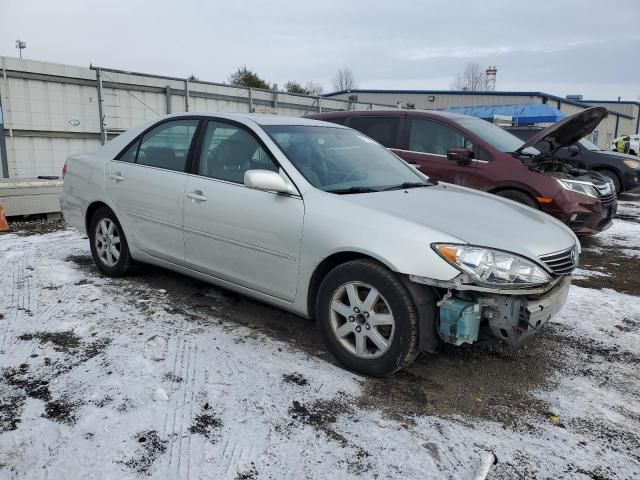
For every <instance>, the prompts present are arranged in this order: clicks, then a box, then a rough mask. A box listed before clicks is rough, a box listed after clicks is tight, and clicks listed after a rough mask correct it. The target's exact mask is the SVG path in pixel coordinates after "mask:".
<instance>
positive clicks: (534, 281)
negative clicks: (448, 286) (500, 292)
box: [431, 243, 552, 287]
mask: <svg viewBox="0 0 640 480" xmlns="http://www.w3.org/2000/svg"><path fill="white" fill-rule="evenodd" d="M431 247H432V248H433V249H434V250H435V251H436V253H437V254H438V255H440V256H441V257H442V258H443V259H444V260H446V261H447V262H448V263H450V264H451V265H453V266H454V267H456V268H457V269H458V270H460V271H462V272H464V273H466V274H468V275H469V276H470V277H471V278H472V279H473V280H474V281H476V282H478V283H480V284H487V285H495V286H513V287H526V286H532V285H541V284H545V283H549V282H550V281H551V280H552V277H551V276H550V275H549V274H548V273H547V272H546V271H545V270H544V269H543V268H542V267H541V266H539V265H537V264H536V263H534V262H532V261H531V260H528V259H526V258H524V257H521V256H519V255H516V254H515V253H509V252H503V251H502V250H493V249H490V248H483V247H475V246H472V245H452V244H442V243H438V244H433V245H432V246H431Z"/></svg>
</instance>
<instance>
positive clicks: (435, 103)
mask: <svg viewBox="0 0 640 480" xmlns="http://www.w3.org/2000/svg"><path fill="white" fill-rule="evenodd" d="M324 96H325V98H332V99H341V100H351V101H354V102H356V101H357V102H364V103H368V102H373V103H384V104H388V105H389V104H390V105H397V106H398V107H402V108H416V109H423V110H440V109H446V108H451V107H473V106H492V105H515V104H536V103H538V104H540V103H541V104H547V105H550V106H552V107H554V108H557V109H558V110H560V111H562V112H563V113H565V114H567V115H572V114H574V113H577V112H579V111H581V110H584V109H586V108H589V107H591V106H603V107H605V108H607V110H609V116H608V117H607V118H606V119H605V120H604V121H603V122H602V123H601V124H600V125H599V126H598V128H597V129H596V130H595V131H594V132H593V134H592V136H591V139H592V141H593V142H594V143H596V144H597V145H598V146H599V147H601V148H608V146H609V143H610V142H611V140H613V139H614V138H616V137H618V136H620V135H627V134H633V133H638V132H639V127H640V124H639V120H640V102H635V101H606V100H583V99H582V98H581V97H579V96H572V97H571V98H563V97H558V96H556V95H551V94H549V93H544V92H500V91H490V90H489V91H467V90H460V91H455V90H375V89H362V90H361V89H357V90H346V91H340V92H334V93H328V94H325V95H324Z"/></svg>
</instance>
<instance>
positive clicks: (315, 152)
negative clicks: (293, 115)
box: [262, 125, 431, 193]
mask: <svg viewBox="0 0 640 480" xmlns="http://www.w3.org/2000/svg"><path fill="white" fill-rule="evenodd" d="M262 128H263V129H264V130H265V131H266V132H267V134H268V135H269V136H270V137H271V138H272V139H273V141H274V142H275V143H276V144H277V145H278V147H280V149H281V150H282V151H283V152H284V154H285V155H286V156H287V158H288V159H289V161H290V162H291V163H292V164H293V165H294V166H295V167H296V168H297V169H298V171H299V172H300V173H301V174H302V175H303V176H304V178H306V179H307V181H308V182H309V183H311V184H312V185H313V186H314V187H316V188H318V189H320V190H324V191H325V192H332V193H362V192H368V191H380V190H385V189H391V188H394V187H398V188H400V187H402V188H405V186H406V187H407V188H408V187H421V186H428V185H431V183H429V182H428V181H427V179H426V178H425V177H424V176H422V175H421V174H420V173H418V172H416V171H415V170H414V169H413V168H411V167H410V166H409V165H407V164H406V163H405V162H404V161H402V160H401V159H400V158H398V157H397V156H395V155H394V154H393V153H391V152H389V151H388V150H387V149H386V148H384V147H383V146H382V145H380V144H378V143H376V142H375V141H373V140H371V139H370V138H368V137H365V136H364V135H362V134H361V133H359V132H356V131H355V130H350V129H346V128H337V127H322V126H318V127H316V126H301V125H265V126H263V127H262Z"/></svg>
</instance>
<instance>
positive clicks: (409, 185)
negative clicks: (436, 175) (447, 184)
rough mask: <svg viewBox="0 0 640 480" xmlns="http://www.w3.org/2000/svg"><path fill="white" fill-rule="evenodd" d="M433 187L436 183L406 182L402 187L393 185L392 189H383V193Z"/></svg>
mask: <svg viewBox="0 0 640 480" xmlns="http://www.w3.org/2000/svg"><path fill="white" fill-rule="evenodd" d="M432 185H435V183H424V182H404V183H401V184H400V185H391V186H390V187H387V188H383V189H382V190H381V192H386V191H387V190H404V189H406V188H420V187H431V186H432Z"/></svg>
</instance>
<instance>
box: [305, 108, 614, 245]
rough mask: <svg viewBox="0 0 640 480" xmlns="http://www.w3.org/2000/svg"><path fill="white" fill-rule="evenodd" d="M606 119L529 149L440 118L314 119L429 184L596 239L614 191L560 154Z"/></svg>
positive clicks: (360, 114) (576, 125)
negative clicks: (530, 212)
mask: <svg viewBox="0 0 640 480" xmlns="http://www.w3.org/2000/svg"><path fill="white" fill-rule="evenodd" d="M606 115H607V111H606V110H605V109H604V108H601V107H596V108H590V109H588V110H585V111H583V112H580V113H578V114H576V115H572V116H571V117H567V118H565V119H564V120H562V121H560V122H558V123H556V124H554V125H552V126H551V127H548V128H546V129H545V130H542V131H541V134H540V135H541V136H540V138H532V139H531V140H529V141H528V142H526V143H525V142H523V141H522V140H520V139H519V138H517V137H516V136H514V135H512V134H510V133H508V132H506V131H505V130H503V129H501V128H500V127H497V126H496V125H493V124H492V123H490V122H487V121H485V120H482V119H479V118H476V117H470V116H467V115H460V114H455V113H447V112H440V111H419V110H397V111H396V110H381V111H372V110H369V111H346V112H331V113H319V114H314V115H309V118H315V119H318V120H325V121H328V122H333V123H339V124H340V125H346V126H348V127H351V128H353V129H355V130H359V131H360V132H362V133H364V134H365V135H367V136H369V137H371V138H372V139H374V140H376V141H377V142H379V143H381V144H382V145H384V146H385V147H387V148H389V149H391V150H392V151H393V152H394V153H396V154H397V155H398V156H400V157H401V158H403V159H404V160H405V161H407V162H408V163H411V164H414V165H415V166H416V168H419V169H420V171H421V172H423V173H425V174H426V175H428V176H429V177H431V178H434V179H436V180H441V181H443V182H449V183H455V184H457V185H463V186H466V187H470V188H475V189H478V190H483V191H485V192H490V193H495V194H496V195H500V196H503V197H506V198H509V199H511V200H515V201H517V202H520V203H524V204H526V205H529V206H531V207H534V208H538V209H541V210H543V211H544V212H546V213H548V214H550V215H552V216H554V217H556V218H557V219H559V220H561V221H562V222H564V223H566V224H567V225H568V226H569V227H570V228H571V229H572V230H573V231H574V232H575V233H576V234H577V235H593V234H596V233H598V232H600V231H602V230H604V229H606V228H608V227H609V226H611V223H612V219H613V217H614V215H615V213H616V208H617V201H616V195H615V190H614V188H613V186H612V185H611V182H610V180H608V179H607V178H605V177H603V176H602V175H600V174H598V173H596V172H592V171H586V170H578V169H576V168H575V167H573V166H571V165H569V164H567V163H564V162H562V161H560V160H558V159H557V158H555V155H554V154H555V152H556V151H557V150H558V149H559V148H561V147H562V146H567V145H570V144H573V143H575V142H577V141H578V140H579V139H580V138H582V137H583V136H585V135H587V134H589V133H590V132H591V131H592V130H593V129H594V128H595V127H596V126H597V125H598V123H600V121H601V120H602V119H603V118H604V117H606ZM536 137H538V135H536ZM540 142H542V143H540ZM536 143H538V148H540V144H542V145H548V148H545V149H543V150H544V151H540V150H538V149H536V148H533V146H532V145H536Z"/></svg>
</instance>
